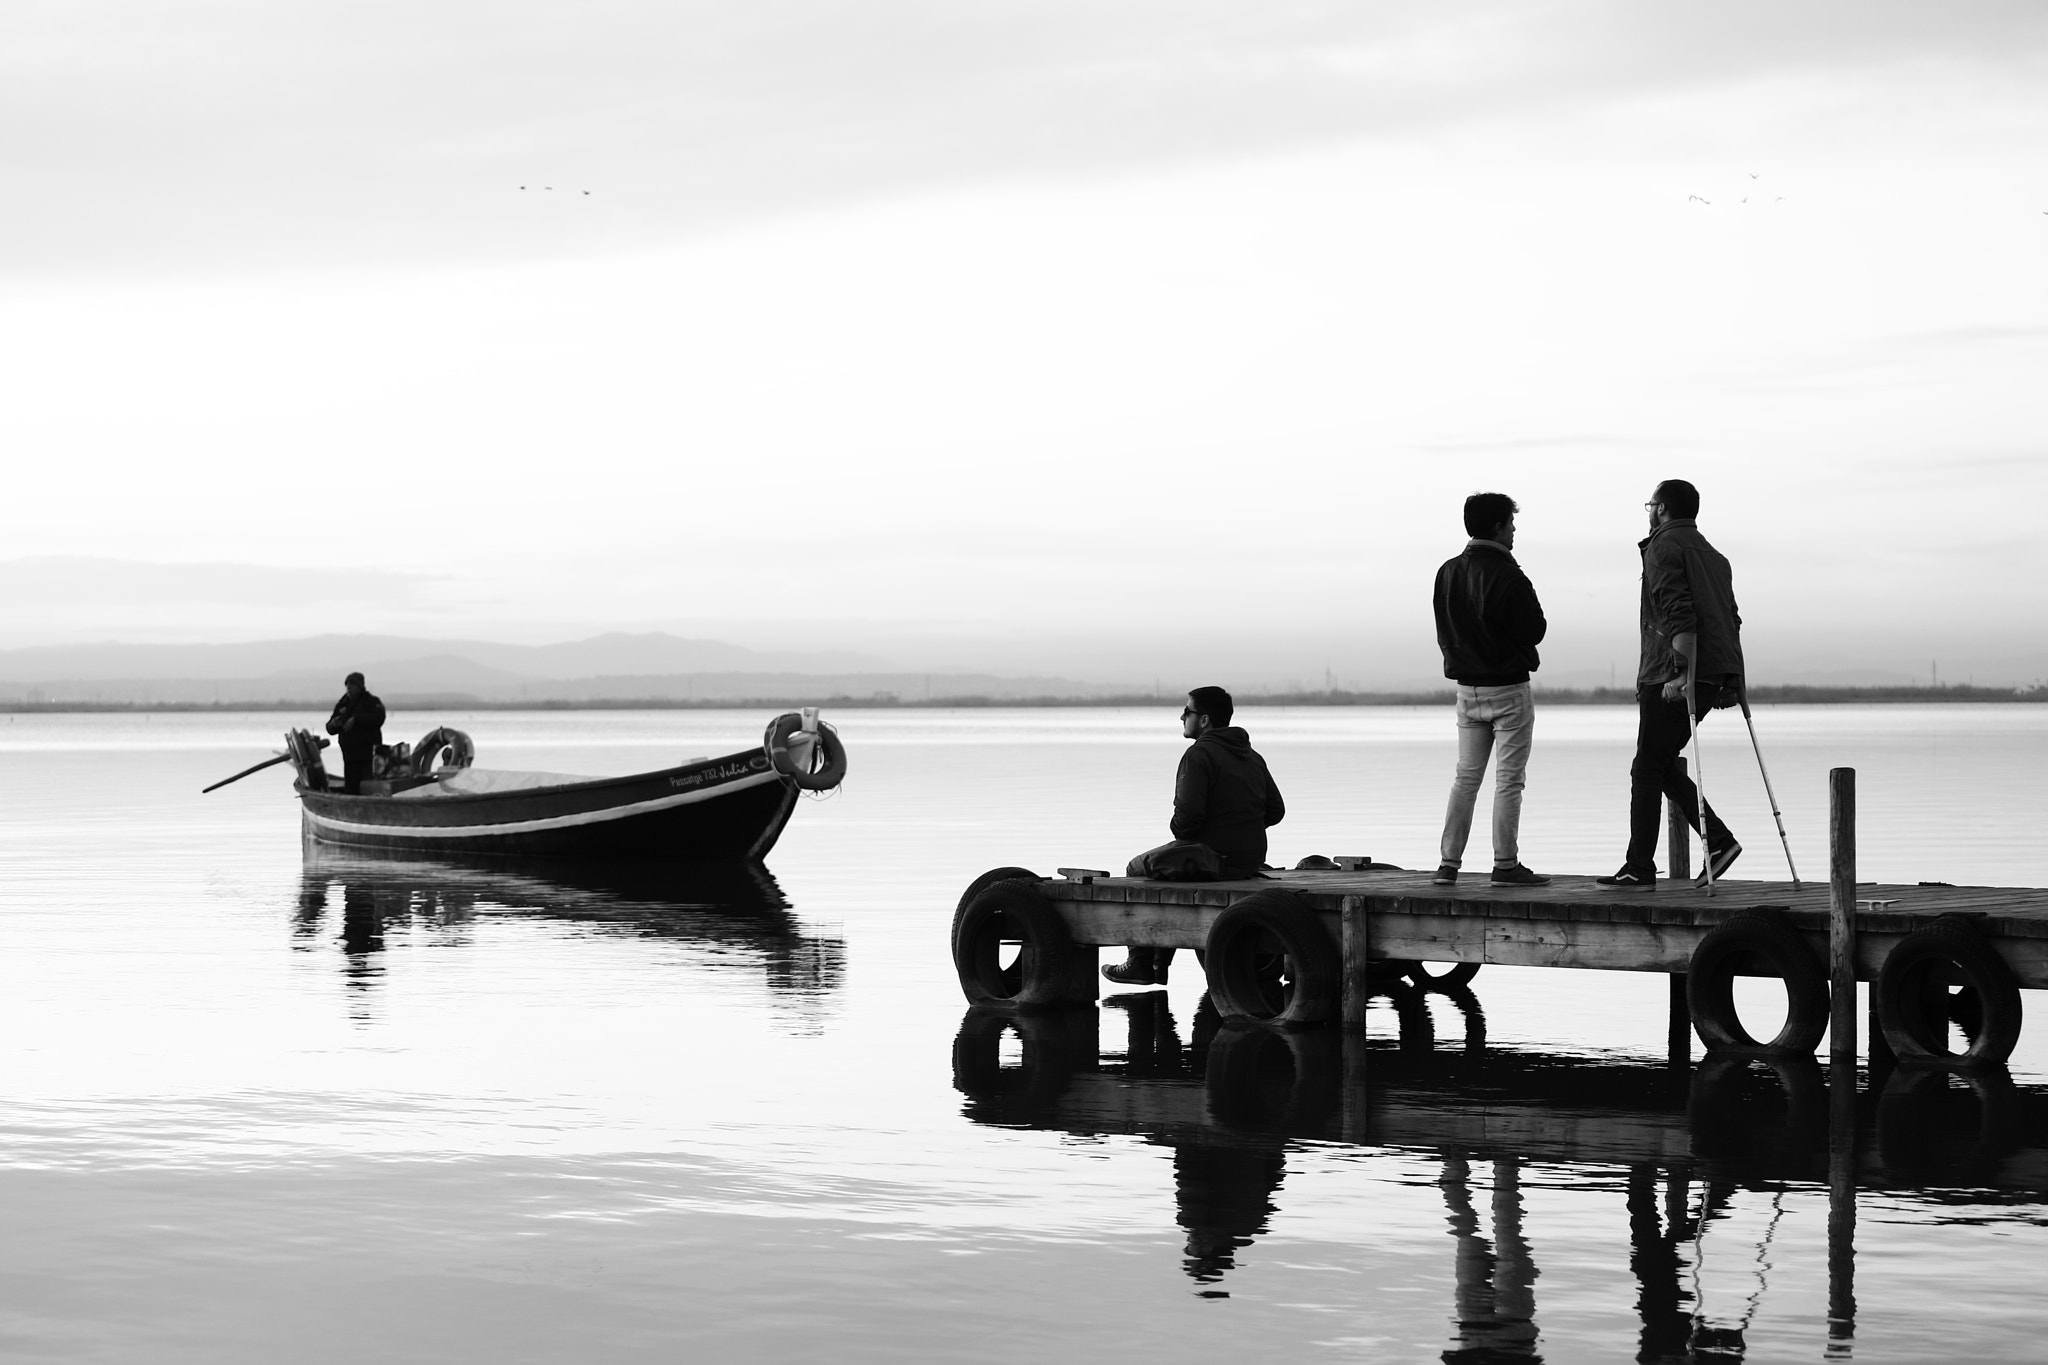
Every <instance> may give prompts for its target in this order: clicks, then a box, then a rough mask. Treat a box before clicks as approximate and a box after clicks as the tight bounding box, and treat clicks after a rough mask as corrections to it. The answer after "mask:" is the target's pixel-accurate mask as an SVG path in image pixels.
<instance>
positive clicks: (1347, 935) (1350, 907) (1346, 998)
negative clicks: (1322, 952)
mask: <svg viewBox="0 0 2048 1365" xmlns="http://www.w3.org/2000/svg"><path fill="white" fill-rule="evenodd" d="M1342 904H1343V908H1342V910H1341V911H1340V919H1341V922H1342V924H1343V930H1344V984H1343V987H1342V993H1343V1002H1342V1003H1341V1004H1340V1005H1339V1007H1338V1009H1339V1017H1341V1018H1342V1019H1343V1021H1344V1027H1345V1028H1364V1027H1365V1004H1366V996H1365V976H1366V972H1367V970H1368V969H1369V967H1370V966H1371V963H1370V961H1369V950H1370V948H1371V946H1372V945H1371V931H1370V929H1369V928H1368V927H1367V925H1368V924H1369V922H1370V921H1369V920H1368V919H1367V917H1366V913H1365V897H1363V896H1346V897H1344V900H1343V903H1342ZM1359 1052H1360V1055H1361V1056H1363V1055H1364V1050H1363V1049H1360V1050H1359Z"/></svg>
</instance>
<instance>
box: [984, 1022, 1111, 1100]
mask: <svg viewBox="0 0 2048 1365" xmlns="http://www.w3.org/2000/svg"><path fill="white" fill-rule="evenodd" d="M1097 1022H1098V1021H1097V1019H1096V1015H1095V1012H1094V1011H1093V1010H1066V1011H1062V1012H1060V1013H1057V1014H1015V1013H1011V1012H1008V1011H995V1010H986V1009H970V1010H968V1011H967V1017H966V1018H964V1019H962V1020H961V1021H960V1032H959V1033H958V1034H957V1035H956V1036H955V1037H954V1039H953V1088H954V1089H955V1090H957V1091H959V1092H960V1093H961V1094H962V1095H964V1096H966V1097H967V1103H966V1105H965V1106H964V1110H963V1112H965V1114H966V1115H967V1117H968V1118H970V1119H972V1120H974V1121H975V1122H977V1123H1011V1124H1032V1125H1042V1124H1045V1123H1047V1122H1050V1121H1052V1119H1053V1113H1052V1106H1053V1104H1054V1103H1055V1102H1056V1101H1057V1100H1058V1099H1059V1098H1060V1096H1062V1095H1064V1094H1065V1093H1066V1091H1067V1087H1068V1085H1070V1084H1071V1083H1072V1081H1073V1078H1074V1073H1075V1072H1077V1071H1082V1070H1092V1069H1093V1066H1094V1063H1095V1061H1096V1060H1097V1058H1098V1056H1099V1055H1100V1054H1099V1053H1098V1052H1097V1051H1096V1039H1095V1028H1096V1026H1097ZM1005 1033H1015V1034H1016V1035H1017V1041H1018V1044H1019V1048H1020V1056H1019V1059H1018V1065H1016V1066H1013V1067H1006V1066H1004V1065H1003V1062H1002V1044H1003V1035H1004V1034H1005Z"/></svg>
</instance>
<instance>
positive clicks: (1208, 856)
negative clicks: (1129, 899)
mask: <svg viewBox="0 0 2048 1365" xmlns="http://www.w3.org/2000/svg"><path fill="white" fill-rule="evenodd" d="M1124 875H1125V876H1127V877H1147V878H1150V879H1151V880H1153V881H1155V882H1220V881H1222V880H1223V855H1222V854H1220V853H1218V852H1217V851H1216V850H1215V849H1213V848H1211V847H1209V846H1208V845H1207V844H1198V843H1196V842H1195V841H1194V840H1192V839H1175V840H1174V841H1173V842H1172V843H1168V844H1161V845H1160V846H1159V847H1157V848H1148V849H1146V850H1145V851H1144V852H1143V853H1140V854H1139V855H1138V856H1137V857H1135V858H1133V859H1131V863H1130V866H1129V867H1126V868H1125V869H1124Z"/></svg>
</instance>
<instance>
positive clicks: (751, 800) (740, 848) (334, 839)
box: [298, 749, 798, 861]
mask: <svg viewBox="0 0 2048 1365" xmlns="http://www.w3.org/2000/svg"><path fill="white" fill-rule="evenodd" d="M298 795H299V802H300V821H301V826H302V828H303V830H304V833H305V837H306V838H307V840H309V841H311V842H313V843H318V844H330V845H334V846H336V847H342V848H363V849H377V850H380V851H383V852H388V853H405V852H411V853H443V854H447V853H457V854H469V855H482V856H498V857H519V858H600V857H601V858H652V859H672V860H677V861H700V860H707V859H727V858H749V859H755V860H758V859H761V858H763V857H766V856H767V853H768V850H769V849H771V848H773V847H774V846H775V841H776V839H777V838H779V837H780V836H781V834H782V828H783V826H784V825H786V824H788V823H789V816H790V812H791V811H793V810H794V809H795V808H796V798H797V795H798V792H797V788H796V786H795V784H794V783H792V782H790V780H789V779H788V778H786V777H784V776H782V774H780V773H778V772H776V771H775V769H774V768H773V767H772V766H771V765H770V764H769V762H768V760H767V758H766V757H765V756H763V754H762V753H761V751H760V750H758V749H754V750H750V751H748V752H745V753H738V754H729V755H727V756H725V757H723V758H713V759H705V760H703V761H701V762H697V763H688V764H684V765H683V766H681V767H678V768H666V769H663V770H661V771H659V772H651V773H636V774H634V775H633V776H630V777H616V778H601V779H597V780H593V781H589V782H572V783H565V784H562V785H560V786H553V787H537V788H529V789H525V790H519V791H508V792H482V793H474V794H465V795H449V796H431V797H404V796H370V795H366V796H344V795H342V794H341V793H339V792H334V791H327V792H317V791H311V790H308V789H306V788H305V787H304V786H303V785H301V786H300V787H299V788H298Z"/></svg>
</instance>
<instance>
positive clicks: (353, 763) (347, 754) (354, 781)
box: [327, 673, 384, 796]
mask: <svg viewBox="0 0 2048 1365" xmlns="http://www.w3.org/2000/svg"><path fill="white" fill-rule="evenodd" d="M342 686H343V687H345V688H346V689H348V690H347V691H345V692H343V693H342V694H341V700H340V701H338V702H336V703H334V714H333V715H331V716H329V717H328V718H327V733H328V734H330V735H333V736H334V737H335V739H336V740H337V741H338V742H339V743H340V744H341V773H342V785H341V790H342V792H343V793H344V794H346V795H348V796H361V795H362V793H363V779H364V778H366V777H368V776H369V775H370V758H371V756H372V755H373V754H375V753H376V752H377V746H378V745H379V744H382V743H383V742H384V703H383V702H381V701H379V700H377V698H376V696H375V694H373V693H372V692H371V691H370V690H369V689H368V688H367V687H364V686H363V675H362V674H360V673H351V674H349V675H348V677H346V678H344V679H343V680H342Z"/></svg>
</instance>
